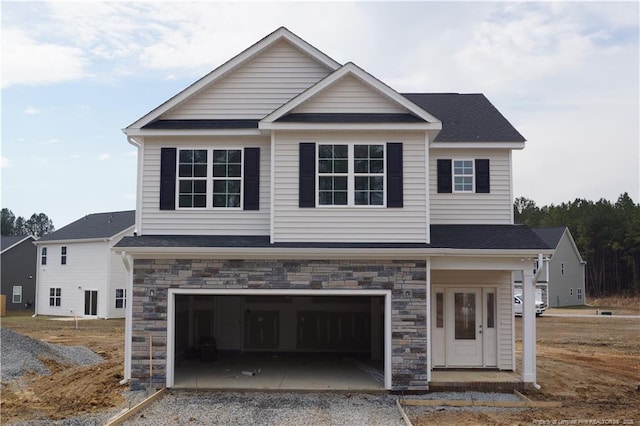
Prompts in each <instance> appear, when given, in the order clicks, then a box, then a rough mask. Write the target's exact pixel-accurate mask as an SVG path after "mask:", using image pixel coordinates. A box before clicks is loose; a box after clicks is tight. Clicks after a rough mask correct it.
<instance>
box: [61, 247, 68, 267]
mask: <svg viewBox="0 0 640 426" xmlns="http://www.w3.org/2000/svg"><path fill="white" fill-rule="evenodd" d="M60 264H61V265H66V264H67V246H62V247H60Z"/></svg>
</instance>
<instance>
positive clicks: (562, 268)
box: [560, 262, 564, 275]
mask: <svg viewBox="0 0 640 426" xmlns="http://www.w3.org/2000/svg"><path fill="white" fill-rule="evenodd" d="M560 274H561V275H564V262H561V263H560Z"/></svg>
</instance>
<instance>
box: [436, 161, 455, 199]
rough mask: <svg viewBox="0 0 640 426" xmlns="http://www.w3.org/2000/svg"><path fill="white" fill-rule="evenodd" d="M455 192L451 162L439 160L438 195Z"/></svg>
mask: <svg viewBox="0 0 640 426" xmlns="http://www.w3.org/2000/svg"><path fill="white" fill-rule="evenodd" d="M451 192H453V188H452V176H451V160H438V194H449V193H451Z"/></svg>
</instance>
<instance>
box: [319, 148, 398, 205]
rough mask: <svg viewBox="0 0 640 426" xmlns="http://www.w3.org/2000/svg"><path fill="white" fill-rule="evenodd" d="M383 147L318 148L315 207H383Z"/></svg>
mask: <svg viewBox="0 0 640 426" xmlns="http://www.w3.org/2000/svg"><path fill="white" fill-rule="evenodd" d="M384 154H385V146H384V145H382V144H375V145H346V144H340V145H318V205H321V206H354V205H355V206H383V205H384V182H385V164H384V157H385V155H384Z"/></svg>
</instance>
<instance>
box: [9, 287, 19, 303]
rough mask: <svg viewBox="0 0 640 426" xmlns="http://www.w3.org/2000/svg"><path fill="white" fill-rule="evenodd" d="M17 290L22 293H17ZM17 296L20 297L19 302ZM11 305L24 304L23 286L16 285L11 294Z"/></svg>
mask: <svg viewBox="0 0 640 426" xmlns="http://www.w3.org/2000/svg"><path fill="white" fill-rule="evenodd" d="M16 289H19V290H20V291H18V292H16ZM16 296H18V298H19V300H18V301H16ZM11 303H22V286H21V285H14V286H13V288H12V292H11Z"/></svg>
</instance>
